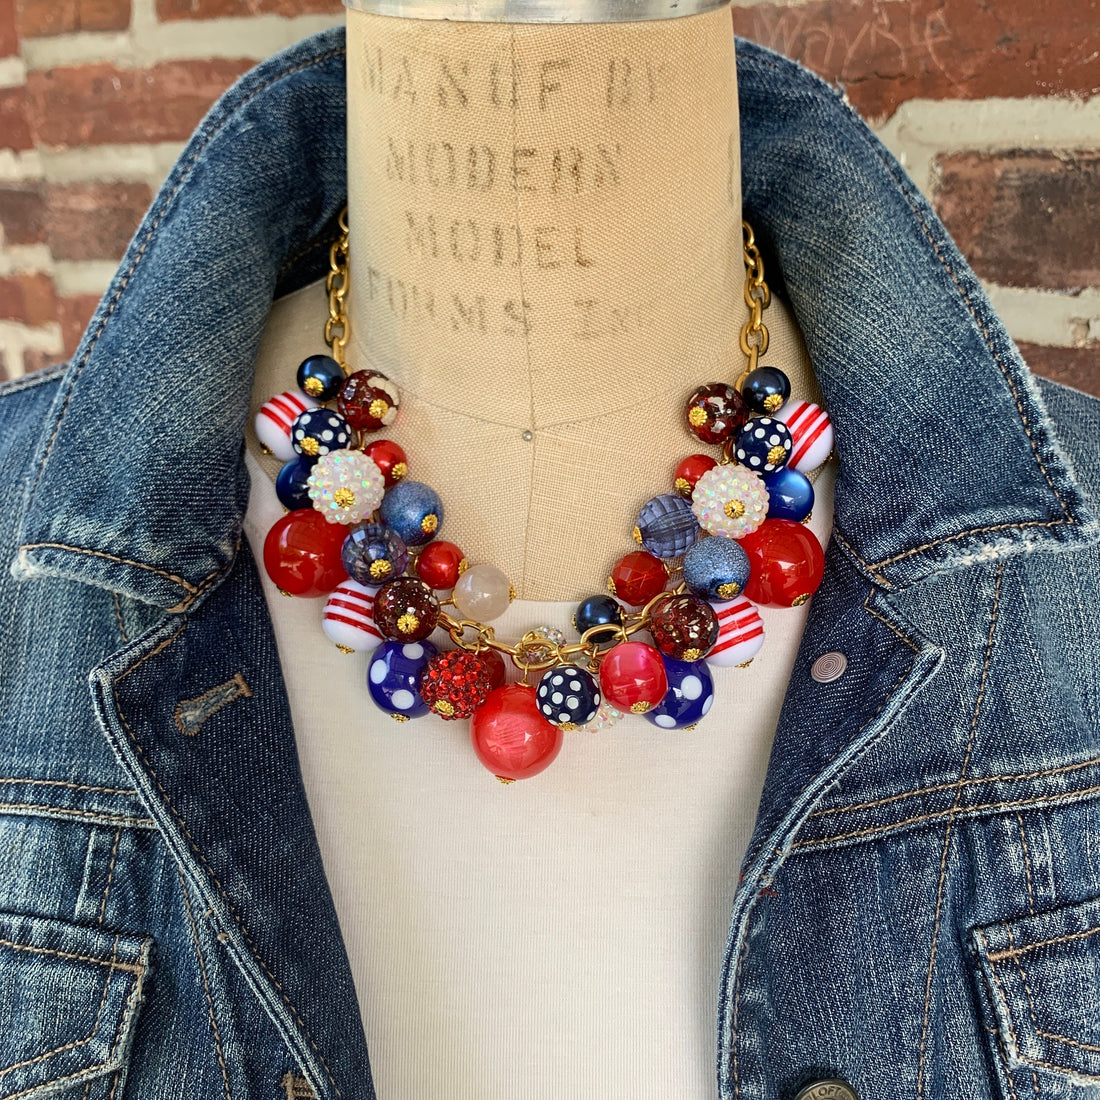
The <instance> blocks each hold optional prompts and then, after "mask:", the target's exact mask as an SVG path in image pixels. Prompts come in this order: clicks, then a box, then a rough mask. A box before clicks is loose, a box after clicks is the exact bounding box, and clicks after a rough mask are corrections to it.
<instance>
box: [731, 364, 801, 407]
mask: <svg viewBox="0 0 1100 1100" xmlns="http://www.w3.org/2000/svg"><path fill="white" fill-rule="evenodd" d="M741 396H742V397H743V398H744V399H745V404H746V405H748V407H749V409H750V410H751V411H752V412H754V413H763V414H764V415H765V416H775V414H776V413H777V412H779V410H780V409H781V408H782V407H783V406H784V405H785V404H786V402H787V398H789V397H790V396H791V380H790V379H789V378H788V377H787V376H786V375H785V374H784V373H783V372H782V371H781V370H780V369H779V368H778V367H757V368H756V370H754V371H750V372H749V373H748V374H747V375H746V376H745V381H744V382H742V383H741Z"/></svg>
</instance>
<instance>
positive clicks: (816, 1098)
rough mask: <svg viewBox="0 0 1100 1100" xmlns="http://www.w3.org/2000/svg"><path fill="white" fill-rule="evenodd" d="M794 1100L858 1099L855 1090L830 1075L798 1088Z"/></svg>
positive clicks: (845, 1082)
mask: <svg viewBox="0 0 1100 1100" xmlns="http://www.w3.org/2000/svg"><path fill="white" fill-rule="evenodd" d="M794 1100H859V1096H858V1095H857V1094H856V1090H855V1089H854V1088H852V1086H851V1085H849V1084H848V1082H847V1081H842V1080H841V1079H840V1078H839V1077H830V1078H829V1080H828V1081H814V1082H813V1083H812V1084H809V1085H807V1086H806V1087H805V1088H803V1089H799V1090H798V1095H797V1096H795V1098H794Z"/></svg>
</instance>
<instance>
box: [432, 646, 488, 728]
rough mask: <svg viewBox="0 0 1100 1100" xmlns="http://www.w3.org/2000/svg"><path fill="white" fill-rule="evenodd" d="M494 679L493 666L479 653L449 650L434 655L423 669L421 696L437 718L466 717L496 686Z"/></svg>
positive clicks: (452, 718)
mask: <svg viewBox="0 0 1100 1100" xmlns="http://www.w3.org/2000/svg"><path fill="white" fill-rule="evenodd" d="M493 679H494V670H493V666H492V665H491V664H490V662H488V661H486V660H484V659H483V658H482V656H481V655H480V654H477V653H469V652H467V651H466V650H462V649H459V650H448V651H447V652H446V653H439V654H437V655H436V656H434V657H433V658H432V659H431V660H430V661H429V662H428V664H427V665H426V667H425V668H424V672H423V674H422V675H421V677H420V695H421V697H422V698H423V700H424V702H425V703H427V704H428V707H429V708H430V709H431V710H432V711H433V712H434V713H435V714H437V715H439V717H440V718H444V719H447V720H448V721H450V720H454V719H456V718H469V717H470V715H471V714H473V712H474V711H475V710H476V709H477V708H478V707H480V706H481V704H482V703H484V702H485V700H486V699H487V698H488V697H489V693H490V692H491V691H492V690H493V689H494V688H495V687H497V686H498V685H496V684H494V683H493Z"/></svg>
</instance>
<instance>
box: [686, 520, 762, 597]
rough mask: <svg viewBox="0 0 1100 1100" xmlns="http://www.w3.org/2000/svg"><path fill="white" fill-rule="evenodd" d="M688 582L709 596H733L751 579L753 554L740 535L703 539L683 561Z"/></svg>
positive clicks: (693, 587) (689, 551) (703, 594)
mask: <svg viewBox="0 0 1100 1100" xmlns="http://www.w3.org/2000/svg"><path fill="white" fill-rule="evenodd" d="M683 577H684V583H685V584H686V585H687V586H688V588H690V589H691V591H692V592H694V593H695V595H696V596H702V597H703V599H705V600H732V599H733V598H734V597H735V596H739V595H740V594H741V593H742V592H743V591H744V588H745V585H746V584H748V582H749V556H748V554H746V553H745V551H744V550H743V549H742V547H741V544H740V543H739V542H738V541H737V540H736V539H731V538H723V537H722V536H721V535H718V536H711V537H710V538H709V539H700V540H699V541H698V542H697V543H696V544H695V545H694V546H692V547H690V548H689V549H688V552H687V553H686V554H685V555H684V561H683Z"/></svg>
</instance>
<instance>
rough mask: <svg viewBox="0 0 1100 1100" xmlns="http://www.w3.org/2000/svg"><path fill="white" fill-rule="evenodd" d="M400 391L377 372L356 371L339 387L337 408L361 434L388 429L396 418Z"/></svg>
mask: <svg viewBox="0 0 1100 1100" xmlns="http://www.w3.org/2000/svg"><path fill="white" fill-rule="evenodd" d="M398 403H399V402H398V397H397V387H396V386H395V385H394V384H393V383H392V382H391V381H390V380H389V379H388V378H387V377H386V376H385V375H384V374H379V373H378V372H377V371H370V370H357V371H355V372H354V373H353V374H349V375H348V377H347V378H346V379H345V380H344V382H343V385H342V386H341V387H340V396H339V398H338V400H337V402H336V405H337V408H339V410H340V412H341V413H342V414H343V416H344V419H345V420H347V422H348V423H349V424H350V425H351V426H352V427H353V428H355V429H356V430H357V431H361V432H373V431H377V430H378V429H379V428H388V427H389V426H390V425H391V424H392V423H393V422H394V419H395V418H396V416H397V406H398Z"/></svg>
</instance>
